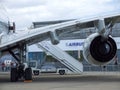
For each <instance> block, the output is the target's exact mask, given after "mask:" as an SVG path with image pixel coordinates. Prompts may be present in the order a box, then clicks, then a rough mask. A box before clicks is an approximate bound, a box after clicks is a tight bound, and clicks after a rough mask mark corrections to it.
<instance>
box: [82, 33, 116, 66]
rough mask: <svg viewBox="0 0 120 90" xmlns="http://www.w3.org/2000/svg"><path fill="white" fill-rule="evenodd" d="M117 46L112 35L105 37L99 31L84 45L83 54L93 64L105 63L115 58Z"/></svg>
mask: <svg viewBox="0 0 120 90" xmlns="http://www.w3.org/2000/svg"><path fill="white" fill-rule="evenodd" d="M116 51H117V46H116V43H115V41H114V40H113V38H112V37H111V36H109V37H108V38H107V39H104V38H103V37H102V36H101V35H100V34H99V33H94V34H92V35H90V36H89V37H88V38H87V39H86V40H85V43H84V45H83V56H84V58H85V59H86V60H87V61H88V62H89V63H91V64H94V65H104V64H107V63H109V62H110V61H112V60H113V58H114V56H115V55H116Z"/></svg>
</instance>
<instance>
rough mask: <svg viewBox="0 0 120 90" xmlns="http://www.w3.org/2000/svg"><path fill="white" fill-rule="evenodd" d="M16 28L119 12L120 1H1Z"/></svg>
mask: <svg viewBox="0 0 120 90" xmlns="http://www.w3.org/2000/svg"><path fill="white" fill-rule="evenodd" d="M1 2H3V4H4V6H6V7H7V11H8V15H9V16H10V20H12V21H15V22H16V26H17V28H23V27H29V26H30V25H31V24H32V22H35V21H47V20H63V19H75V18H80V17H82V16H87V15H93V14H98V13H102V12H106V11H114V10H120V0H1Z"/></svg>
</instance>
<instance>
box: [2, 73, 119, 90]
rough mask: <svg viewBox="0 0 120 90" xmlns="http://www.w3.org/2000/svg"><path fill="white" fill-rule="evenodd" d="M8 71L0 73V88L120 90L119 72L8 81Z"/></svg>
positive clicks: (25, 89)
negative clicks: (28, 80)
mask: <svg viewBox="0 0 120 90" xmlns="http://www.w3.org/2000/svg"><path fill="white" fill-rule="evenodd" d="M9 78H10V77H9V73H0V90H120V72H84V73H82V74H72V75H57V74H41V75H39V76H33V81H32V82H24V81H23V80H20V81H18V82H10V80H9Z"/></svg>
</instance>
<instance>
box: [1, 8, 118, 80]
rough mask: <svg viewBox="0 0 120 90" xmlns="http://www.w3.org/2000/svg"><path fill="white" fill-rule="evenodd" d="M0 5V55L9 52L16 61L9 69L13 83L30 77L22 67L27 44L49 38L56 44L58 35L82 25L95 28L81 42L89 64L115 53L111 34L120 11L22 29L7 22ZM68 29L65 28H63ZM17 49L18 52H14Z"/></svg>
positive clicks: (103, 62)
mask: <svg viewBox="0 0 120 90" xmlns="http://www.w3.org/2000/svg"><path fill="white" fill-rule="evenodd" d="M4 13H6V12H5V10H4V9H3V8H1V6H0V55H1V56H2V55H4V53H6V52H9V53H10V54H11V55H12V56H13V57H14V58H15V59H16V60H17V62H18V64H19V65H18V66H17V67H16V68H11V72H10V80H11V82H16V81H18V80H19V79H20V78H24V79H25V80H32V72H31V68H29V67H27V68H26V69H24V64H23V63H24V62H26V60H27V55H26V52H27V46H29V45H32V44H35V43H38V42H40V41H43V40H45V39H47V38H50V40H51V43H52V44H54V45H55V44H58V43H59V41H60V40H59V38H58V36H59V35H60V34H62V33H68V32H75V31H78V28H79V30H81V29H84V28H89V27H95V28H96V33H94V34H91V35H90V36H88V38H86V40H85V42H84V45H83V48H84V49H83V56H84V58H85V59H86V60H87V61H88V62H89V63H91V64H94V65H105V64H107V63H109V62H110V61H112V60H113V59H114V57H115V55H116V50H117V46H116V43H115V41H114V39H113V38H112V36H111V35H110V32H111V31H112V27H113V26H114V24H115V23H119V22H120V12H119V11H113V12H108V13H103V14H99V15H94V16H87V17H81V18H80V19H73V20H69V21H66V22H62V23H58V24H54V25H48V26H44V27H40V28H36V29H27V30H24V31H19V32H18V31H17V30H15V23H13V25H10V22H9V19H8V16H6V15H7V14H4ZM66 28H67V29H66ZM15 50H18V53H19V54H18V55H16V54H15V53H14V51H15Z"/></svg>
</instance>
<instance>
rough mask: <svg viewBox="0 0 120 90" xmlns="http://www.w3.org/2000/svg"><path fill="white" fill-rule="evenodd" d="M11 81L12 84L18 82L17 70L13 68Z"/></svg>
mask: <svg viewBox="0 0 120 90" xmlns="http://www.w3.org/2000/svg"><path fill="white" fill-rule="evenodd" d="M10 80H11V82H16V81H17V80H18V74H17V68H11V72H10Z"/></svg>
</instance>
